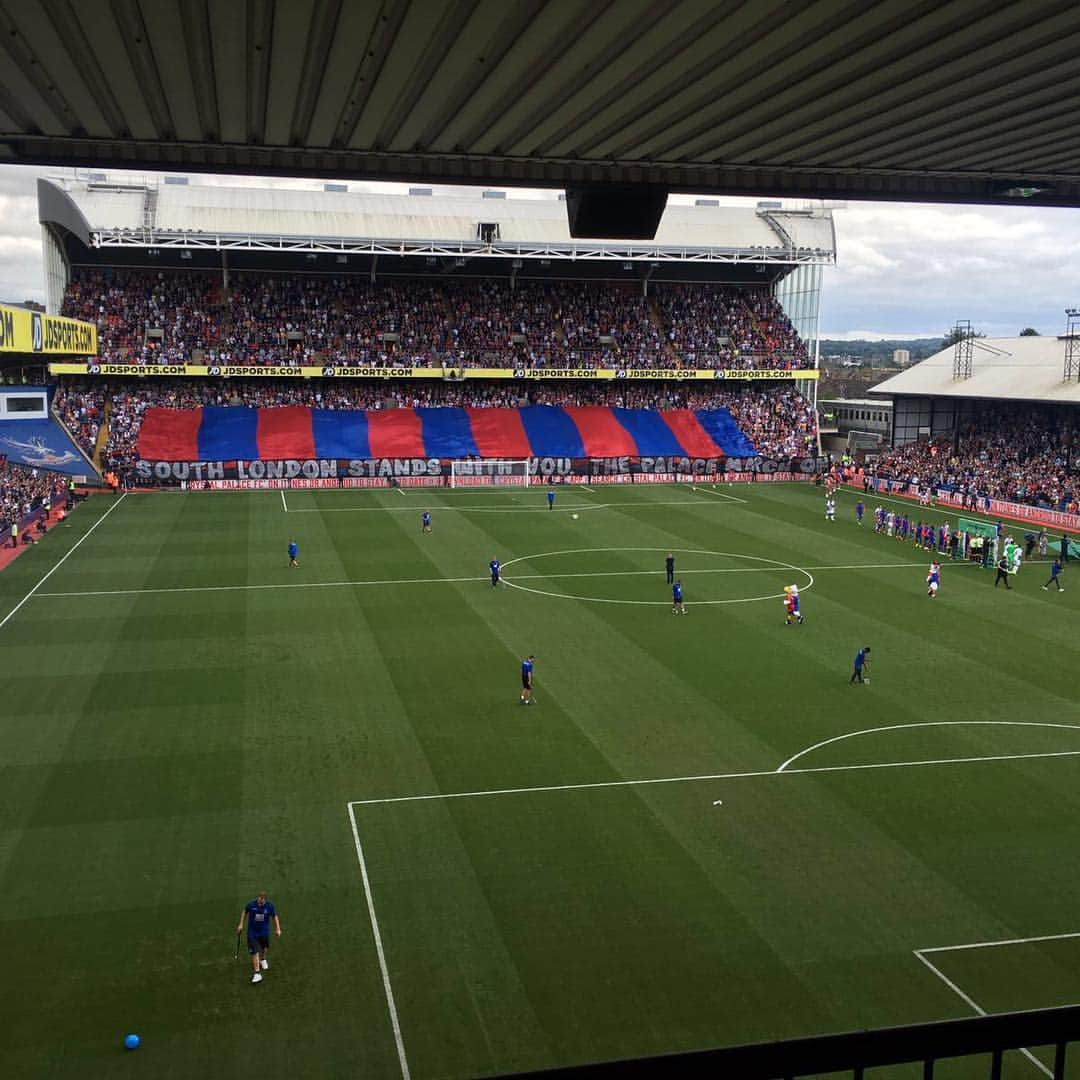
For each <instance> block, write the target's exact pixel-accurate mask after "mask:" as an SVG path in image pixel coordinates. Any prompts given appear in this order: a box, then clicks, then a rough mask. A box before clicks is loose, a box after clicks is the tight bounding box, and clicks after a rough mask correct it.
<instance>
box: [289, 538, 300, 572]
mask: <svg viewBox="0 0 1080 1080" xmlns="http://www.w3.org/2000/svg"><path fill="white" fill-rule="evenodd" d="M299 554H300V549H299V548H298V547H297V546H296V541H295V540H290V541H289V566H299V565H300V563H299V562H297V560H296V556H297V555H299Z"/></svg>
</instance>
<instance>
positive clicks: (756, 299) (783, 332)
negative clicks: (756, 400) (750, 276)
mask: <svg viewBox="0 0 1080 1080" xmlns="http://www.w3.org/2000/svg"><path fill="white" fill-rule="evenodd" d="M658 303H659V311H660V318H661V321H662V324H663V326H664V328H665V332H666V334H667V339H668V343H669V346H670V352H671V355H672V356H673V358H674V359H675V361H676V362H677V363H678V365H679V366H683V367H694V368H755V367H757V368H760V367H777V368H792V367H805V366H808V365H809V359H808V357H807V352H806V345H805V344H804V343H803V342H802V341H801V340H800V338H799V336H798V334H796V333H795V329H794V327H793V326H792V325H791V321H790V320H789V319H788V317H787V316H786V315H785V314H784V312H783V309H782V308H781V307H780V305H779V303H778V302H777V300H776V298H775V297H774V296H771V295H770V294H769V293H767V292H764V291H763V290H757V289H752V290H745V291H744V290H735V289H717V288H715V287H712V286H708V285H664V286H661V287H660V289H659V295H658Z"/></svg>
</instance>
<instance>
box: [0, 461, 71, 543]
mask: <svg viewBox="0 0 1080 1080" xmlns="http://www.w3.org/2000/svg"><path fill="white" fill-rule="evenodd" d="M64 487H65V483H64V478H63V477H62V476H60V474H58V473H54V472H48V471H47V470H45V469H30V468H27V467H26V466H24V465H17V464H15V463H14V462H12V461H7V460H6V459H5V458H2V457H0V543H7V542H8V538H9V536H10V535H11V526H12V523H13V522H14V523H16V524H17V523H18V522H20V521H21V520H22V519H23V518H25V517H26V516H27V515H29V514H31V513H33V511H35V510H37V509H38V507H40V506H41V505H42V504H43V503H44V502H46V501H47V500H50V499H54V498H56V497H57V496H58V494H61V493H62V492H63V490H64Z"/></svg>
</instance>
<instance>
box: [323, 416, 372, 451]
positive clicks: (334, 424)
mask: <svg viewBox="0 0 1080 1080" xmlns="http://www.w3.org/2000/svg"><path fill="white" fill-rule="evenodd" d="M311 433H312V435H313V436H314V437H315V456H316V457H320V458H369V457H371V445H370V443H369V442H368V422H367V413H365V412H364V411H363V410H361V409H341V410H334V409H312V410H311Z"/></svg>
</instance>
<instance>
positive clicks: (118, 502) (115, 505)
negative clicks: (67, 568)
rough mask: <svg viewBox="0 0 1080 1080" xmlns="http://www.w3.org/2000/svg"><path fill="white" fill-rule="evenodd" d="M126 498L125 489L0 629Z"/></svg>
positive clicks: (1, 623)
mask: <svg viewBox="0 0 1080 1080" xmlns="http://www.w3.org/2000/svg"><path fill="white" fill-rule="evenodd" d="M126 498H127V492H126V491H125V492H124V494H123V495H121V496H120V498H119V499H117V500H116V502H114V503H113V504H112V506H110V507H109V509H108V510H106V511H105V513H104V514H102V515H101V517H99V518H98V519H97V521H95V522H94V524H93V525H91V526H90V528H89V529H87V530H86V532H84V533H83V534H82V536H80V537H79V539H78V540H76V541H75V543H74V544H72V546H71V547H70V548H68V550H67V551H66V552H65V553H64V555H63V557H62V558H61V559H60V560H59V562H57V563H56V565H55V566H53V568H52V569H51V570H48V571H46V573H45V574H44V576H43V577H42V578H41V580H40V581H39V582H38V583H37V584H36V585H35V586H34V587H33V588H32V589H31V590H30V591H29V592H28V593H27V594H26V595H25V596H24V597H23V598H22V599H21V600H20V601H19V602H18V603H17V604H16V605H15V606H14V607H13V608H12V609H11V610H10V611H9V612H8V613H7V614H6V615H5V616H4V618H3V620H0V630H2V629H3V628H4V627H5V626H6V625H7V623H8V621H9V620H10V619H11V618H12V616H14V614H15V613H16V612H17V611H18V610H19V608H21V607H22V606H23V604H25V603H26V601H27V600H29V599H30V597H31V596H33V595H34V594H35V593H36V592H37V591H38V589H40V588H41V586H42V585H44V584H45V582H46V581H48V580H49V578H51V577H52V576H53V574H55V573H56V571H57V570H59V569H60V567H61V566H63V565H64V563H66V562H67V561H68V559H69V558H71V556H72V555H73V554H74V553H75V551H76V549H77V548H78V547H79V546H80V545H81V544H82V542H83V541H84V540H85V539H86V538H87V537H88V536H89V535H90V534H91V533H92V532H93V531H94V530H95V529H96V528H97V527H98V526H99V525H100V524H101V523H102V522H103V521H104V520H105V519H106V518H107V517H108V516H109V515H110V514H111V513H112V512H113V511H114V510H115V509H116V508H117V507H118V506H119V505H120V504H121V503H122V502H123V501H124V500H125V499H126Z"/></svg>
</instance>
